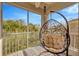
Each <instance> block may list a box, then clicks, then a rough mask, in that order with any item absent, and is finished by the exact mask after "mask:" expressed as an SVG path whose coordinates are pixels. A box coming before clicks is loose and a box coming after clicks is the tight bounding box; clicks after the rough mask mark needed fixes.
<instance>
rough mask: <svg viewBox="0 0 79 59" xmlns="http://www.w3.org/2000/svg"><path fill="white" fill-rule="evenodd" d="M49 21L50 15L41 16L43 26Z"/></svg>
mask: <svg viewBox="0 0 79 59" xmlns="http://www.w3.org/2000/svg"><path fill="white" fill-rule="evenodd" d="M47 20H48V14H46V15H44V14H43V15H41V25H43V24H44V23H45V22H46V21H47Z"/></svg>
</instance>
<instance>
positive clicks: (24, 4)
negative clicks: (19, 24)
mask: <svg viewBox="0 0 79 59" xmlns="http://www.w3.org/2000/svg"><path fill="white" fill-rule="evenodd" d="M7 3H8V4H10V5H14V6H16V7H20V8H23V9H25V10H29V11H32V12H35V13H37V14H42V13H43V9H41V8H36V7H35V6H34V5H32V4H30V3H28V2H7Z"/></svg>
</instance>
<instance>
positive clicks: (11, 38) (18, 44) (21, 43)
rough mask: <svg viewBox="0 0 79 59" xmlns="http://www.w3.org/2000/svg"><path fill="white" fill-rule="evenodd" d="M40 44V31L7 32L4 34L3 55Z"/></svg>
mask: <svg viewBox="0 0 79 59" xmlns="http://www.w3.org/2000/svg"><path fill="white" fill-rule="evenodd" d="M39 44H40V43H39V33H38V32H23V33H5V34H4V36H3V55H7V54H10V53H13V52H16V51H19V50H22V49H25V48H28V47H34V46H38V45H39Z"/></svg>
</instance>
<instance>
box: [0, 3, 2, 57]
mask: <svg viewBox="0 0 79 59" xmlns="http://www.w3.org/2000/svg"><path fill="white" fill-rule="evenodd" d="M1 55H2V3H1V2H0V56H1Z"/></svg>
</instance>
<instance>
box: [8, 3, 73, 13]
mask: <svg viewBox="0 0 79 59" xmlns="http://www.w3.org/2000/svg"><path fill="white" fill-rule="evenodd" d="M7 3H8V4H11V5H14V6H16V7H20V8H23V9H26V10H30V11H32V12H35V13H38V14H43V10H44V8H43V7H44V6H47V13H49V11H51V10H55V11H57V10H61V9H63V8H66V7H68V6H71V5H73V4H75V2H59V3H58V2H40V5H39V7H38V8H37V7H36V6H35V3H36V2H7Z"/></svg>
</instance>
